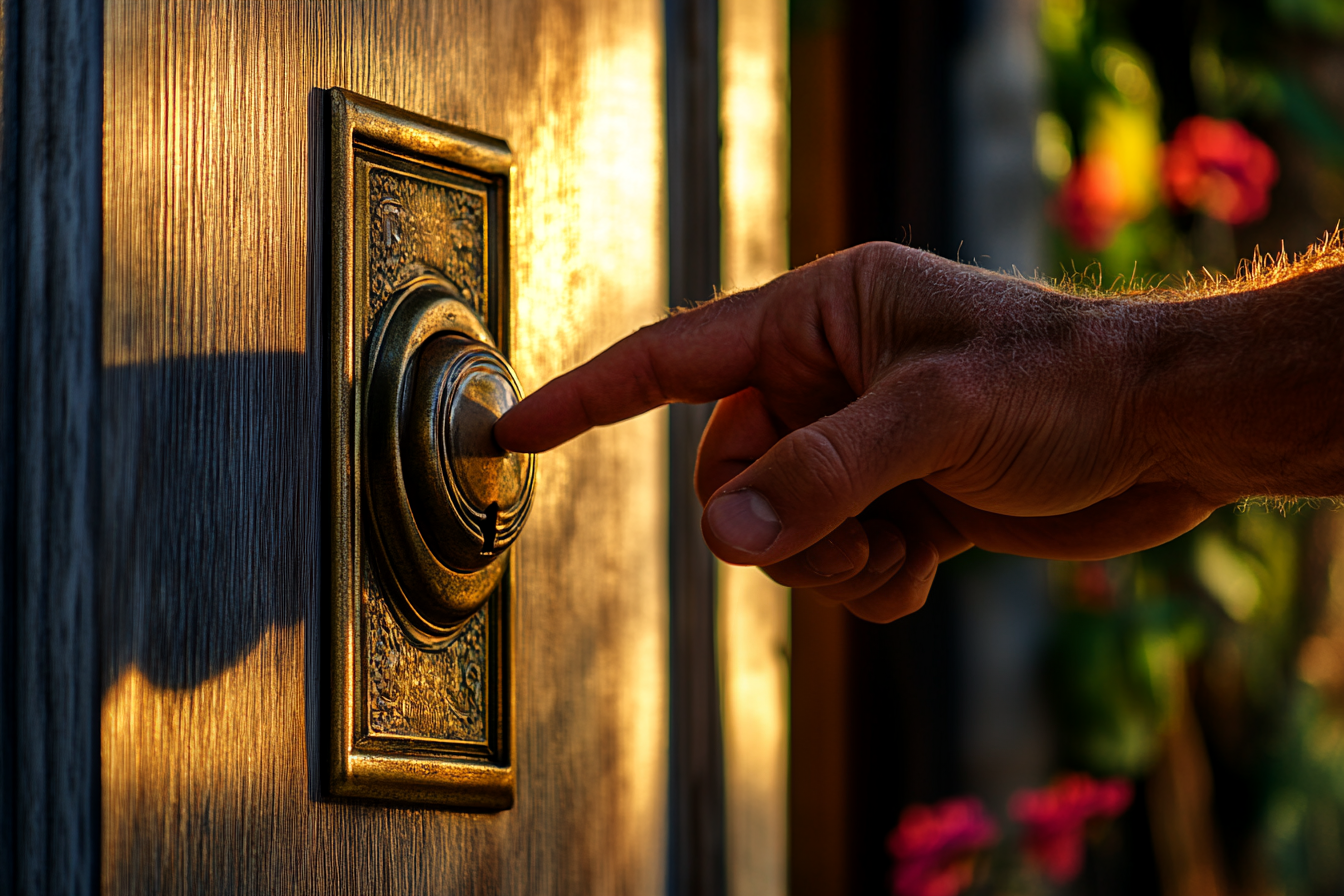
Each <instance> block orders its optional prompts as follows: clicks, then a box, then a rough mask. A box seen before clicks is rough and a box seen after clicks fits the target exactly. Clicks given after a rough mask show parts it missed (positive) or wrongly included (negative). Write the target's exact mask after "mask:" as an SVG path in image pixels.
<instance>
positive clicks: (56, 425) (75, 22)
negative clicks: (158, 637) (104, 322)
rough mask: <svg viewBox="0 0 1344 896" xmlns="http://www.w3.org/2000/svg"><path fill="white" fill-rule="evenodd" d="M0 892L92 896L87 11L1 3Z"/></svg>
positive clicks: (96, 98)
mask: <svg viewBox="0 0 1344 896" xmlns="http://www.w3.org/2000/svg"><path fill="white" fill-rule="evenodd" d="M0 26H2V27H0V31H2V32H3V53H2V55H3V59H4V67H3V85H2V89H0V95H2V96H3V100H2V101H0V102H2V103H3V106H2V109H3V113H2V116H0V122H2V123H0V129H2V131H3V133H2V134H0V137H2V138H3V139H2V142H0V147H2V148H0V191H2V192H0V218H2V220H0V363H3V365H4V367H3V370H2V371H0V383H3V389H0V434H2V435H0V438H2V439H3V441H0V457H2V458H3V460H0V500H2V501H3V503H2V505H0V508H2V509H0V577H2V581H3V596H2V597H0V600H3V602H4V607H3V621H4V627H3V630H4V634H3V638H4V640H3V642H0V644H2V646H0V662H2V663H3V667H0V674H3V675H4V676H5V680H6V686H5V687H4V688H3V690H2V691H0V693H2V694H3V696H2V697H0V699H3V700H4V706H3V709H2V710H0V725H2V726H3V729H4V730H3V732H0V890H3V891H5V892H14V893H24V894H28V893H52V894H57V893H59V894H67V893H69V894H77V893H78V894H83V893H92V892H94V890H95V889H96V888H97V881H98V871H97V846H96V843H97V840H96V836H95V834H96V821H95V818H96V813H95V808H96V805H97V784H98V740H97V731H98V729H97V704H98V700H97V695H98V660H97V652H96V651H97V647H96V645H97V641H96V638H95V631H96V628H95V622H96V613H97V605H96V600H95V598H96V588H97V578H98V576H97V569H96V563H95V558H96V556H97V551H96V542H97V531H98V526H97V520H98V505H97V501H96V497H95V496H96V489H95V488H94V485H95V482H96V478H97V464H98V457H99V454H98V444H99V439H98V421H99V400H100V398H99V396H100V392H99V381H100V335H99V320H100V317H99V311H100V292H101V291H100V277H101V270H102V242H101V231H102V222H101V215H102V212H101V180H102V178H101V164H102V6H101V4H99V3H98V2H96V0H50V2H18V0H5V2H4V6H3V12H2V13H0Z"/></svg>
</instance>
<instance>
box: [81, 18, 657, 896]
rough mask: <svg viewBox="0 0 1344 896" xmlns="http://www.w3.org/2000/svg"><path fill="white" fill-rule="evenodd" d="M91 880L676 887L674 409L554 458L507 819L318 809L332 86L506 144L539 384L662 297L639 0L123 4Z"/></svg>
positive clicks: (521, 629) (535, 553)
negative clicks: (513, 166)
mask: <svg viewBox="0 0 1344 896" xmlns="http://www.w3.org/2000/svg"><path fill="white" fill-rule="evenodd" d="M105 20H106V37H105V58H106V67H105V81H104V96H105V104H106V117H105V146H106V150H105V153H106V154H105V167H104V172H105V173H104V177H105V184H104V194H103V197H104V206H105V239H104V275H103V287H104V296H105V298H104V302H105V309H104V327H103V352H104V357H105V364H106V368H105V372H104V393H103V439H104V451H103V458H104V461H103V477H104V487H103V491H102V502H103V518H102V526H103V532H104V541H103V547H102V552H101V555H100V564H101V565H100V569H101V573H102V576H103V578H102V592H103V600H104V618H105V624H104V627H103V630H102V647H103V685H104V692H103V696H102V704H101V725H102V781H103V787H102V807H103V808H102V848H103V860H102V861H103V867H102V877H103V887H104V889H105V890H106V891H107V892H108V893H112V894H119V893H127V894H142V893H177V892H185V893H193V894H196V893H225V892H244V893H289V892H293V893H354V892H364V893H374V892H376V893H380V894H394V893H519V894H523V893H527V894H531V893H585V894H586V893H647V892H656V891H658V890H660V889H661V888H662V886H663V881H664V870H665V869H664V853H665V847H664V841H665V821H664V814H665V789H666V760H665V745H666V721H665V715H666V685H667V681H666V672H665V669H666V658H667V653H666V638H667V585H666V559H665V558H666V553H665V545H666V541H665V539H666V528H665V522H664V520H665V517H666V495H665V489H664V483H665V476H666V448H665V446H666V424H665V417H663V416H661V415H652V416H649V417H646V418H642V419H640V420H638V421H634V422H632V423H629V424H624V425H622V426H619V427H613V428H610V429H605V430H601V431H597V432H593V433H591V434H589V435H587V436H585V437H583V438H581V439H579V440H577V441H576V442H574V443H572V444H571V445H569V446H566V447H565V448H564V449H561V450H559V451H557V452H554V453H553V454H550V455H547V456H545V457H543V458H541V460H540V466H539V470H538V490H537V495H536V501H535V504H534V508H533V511H532V517H531V520H530V521H529V523H528V526H527V528H526V529H525V530H524V532H523V534H522V536H521V539H520V541H519V543H518V562H519V563H520V581H521V588H520V599H519V607H518V616H519V619H518V640H517V642H516V643H517V657H518V660H517V674H518V711H519V718H520V724H519V732H518V753H519V757H518V763H519V785H518V803H517V806H516V808H514V809H512V810H510V811H508V812H504V813H500V814H497V815H470V814H460V813H453V812H448V811H440V810H427V809H405V808H398V807H394V806H382V805H370V804H360V803H343V802H337V801H332V800H328V799H323V798H321V797H320V796H319V795H318V794H317V790H316V782H317V781H319V780H320V777H321V776H320V774H319V771H318V769H317V767H316V762H317V757H318V756H319V753H320V749H319V744H320V737H321V726H322V721H321V719H320V718H319V707H320V705H321V693H320V690H319V688H320V687H321V686H322V678H321V675H320V668H319V666H320V655H321V645H322V643H323V641H322V633H321V632H320V624H321V620H322V619H323V618H324V615H325V603H324V602H325V599H326V594H325V591H324V587H325V586H324V583H323V570H324V569H325V557H324V554H323V552H324V544H323V531H324V530H323V525H324V522H323V517H322V514H323V507H324V506H325V497H324V492H323V489H324V486H323V471H322V463H323V457H324V451H323V444H322V435H321V434H322V432H323V425H324V422H323V419H322V415H323V413H324V407H325V402H324V398H323V393H322V383H323V381H324V376H325V367H324V364H325V361H324V357H323V338H324V333H325V325H324V322H323V314H324V300H325V296H324V286H323V282H322V275H321V271H322V270H323V265H324V263H325V262H324V260H323V259H322V258H321V256H320V254H319V253H317V252H315V251H314V250H315V249H317V248H319V247H320V245H321V244H322V243H323V240H324V235H323V233H322V231H321V228H320V226H319V224H320V221H319V218H318V217H317V216H316V215H315V211H314V209H315V197H320V196H321V195H323V194H324V192H325V189H326V185H325V184H324V183H318V182H317V180H318V179H317V178H316V177H315V176H314V173H313V172H314V171H315V170H317V169H318V168H319V167H320V164H319V163H320V159H319V158H318V154H319V152H320V148H321V140H322V139H323V136H322V131H321V128H320V127H319V126H318V125H317V123H316V119H317V116H316V114H315V112H316V105H315V98H316V97H317V96H318V95H317V94H315V93H314V91H315V90H317V89H319V88H326V87H328V86H342V87H347V88H349V89H351V90H353V91H355V92H358V93H362V94H365V95H368V96H372V97H375V98H379V99H382V100H384V101H386V102H389V103H392V104H394V105H397V106H400V107H403V108H406V109H410V110H412V111H415V112H418V113H421V114H424V115H429V116H431V117H434V118H438V119H441V120H444V121H449V122H453V123H456V124H461V125H464V126H466V127H470V128H473V129H477V130H480V131H484V132H486V133H490V134H493V135H497V136H500V137H502V138H504V139H506V140H507V141H508V142H509V144H510V146H511V148H512V149H513V152H514V154H515V158H516V159H517V162H518V174H517V180H516V194H515V209H514V213H513V224H512V230H513V241H514V272H513V292H514V295H515V301H516V318H515V321H516V327H515V335H514V354H513V357H514V358H515V361H516V367H517V370H518V374H519V377H520V379H521V380H522V382H523V385H524V387H525V388H529V389H530V388H535V387H536V386H537V385H539V384H540V383H541V382H543V381H544V380H545V379H547V378H548V377H550V376H552V375H554V374H556V373H558V372H560V371H561V370H562V369H564V368H567V367H568V366H571V365H573V364H574V363H577V362H579V361H581V360H583V359H585V358H586V357H588V356H590V355H592V354H593V353H595V352H596V351H597V350H598V349H599V348H601V347H602V346H604V345H605V344H607V343H608V342H610V341H612V340H614V339H615V338H618V337H620V336H623V335H625V334H626V333H628V332H629V331H630V330H631V329H633V328H634V327H636V326H638V325H640V324H642V323H645V322H647V321H649V320H651V319H653V318H654V317H656V316H657V314H658V313H659V310H660V308H661V307H663V306H664V295H665V284H666V260H665V245H666V243H665V229H664V224H663V199H662V196H663V191H664V182H663V176H662V171H663V156H662V128H663V119H662V108H663V93H662V89H663V82H662V43H661V22H660V16H659V7H658V6H657V4H655V3H654V2H652V0H555V2H541V0H496V2H486V0H457V2H447V3H437V2H428V0H425V2H400V3H398V2H390V3H373V2H368V3H361V2H353V0H351V2H343V3H332V4H320V5H319V4H312V5H308V4H290V3H269V4H257V3H244V2H233V3H213V4H208V5H207V4H175V3H171V2H167V0H163V2H144V3H131V2H125V3H122V2H111V3H109V4H108V5H107V8H106V17H105Z"/></svg>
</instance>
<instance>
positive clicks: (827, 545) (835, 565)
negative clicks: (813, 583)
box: [804, 538, 854, 579]
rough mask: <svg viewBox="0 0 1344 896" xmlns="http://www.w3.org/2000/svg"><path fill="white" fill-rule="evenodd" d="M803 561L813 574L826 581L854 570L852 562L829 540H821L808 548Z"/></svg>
mask: <svg viewBox="0 0 1344 896" xmlns="http://www.w3.org/2000/svg"><path fill="white" fill-rule="evenodd" d="M804 559H805V560H806V561H807V565H808V566H809V567H811V568H812V571H813V572H814V573H816V574H817V575H819V576H822V577H823V578H827V579H829V578H830V577H831V576H838V575H840V573H842V572H849V571H850V570H851V569H853V568H854V561H853V560H851V559H849V557H848V556H847V555H846V554H845V552H844V550H843V549H842V548H841V547H840V546H839V545H837V544H836V543H835V542H834V541H832V540H831V539H829V538H825V539H822V540H821V541H819V542H817V543H816V544H814V545H812V547H810V548H808V549H807V554H806V556H805V557H804Z"/></svg>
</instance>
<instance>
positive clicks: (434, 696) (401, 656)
mask: <svg viewBox="0 0 1344 896" xmlns="http://www.w3.org/2000/svg"><path fill="white" fill-rule="evenodd" d="M359 164H361V165H367V166H368V169H367V173H368V190H369V204H368V209H369V216H370V221H369V224H370V226H369V246H368V251H369V255H368V259H369V292H368V296H367V301H368V309H369V311H368V313H367V314H366V315H365V328H366V331H367V330H368V329H369V328H371V327H372V326H373V325H374V321H376V320H377V318H378V314H379V312H380V311H381V310H382V309H383V307H384V306H385V305H386V304H387V300H388V298H389V297H390V296H391V295H392V293H393V292H394V291H395V290H396V289H397V287H399V286H401V285H402V284H403V283H405V282H407V281H408V280H411V279H412V278H414V277H416V276H418V275H420V274H422V273H425V272H426V271H433V272H435V273H439V274H442V275H443V276H445V277H447V278H448V280H449V282H451V283H452V284H453V285H454V286H456V287H457V288H458V289H459V290H461V292H462V297H463V298H464V299H466V300H467V301H468V302H469V303H470V304H471V307H472V308H473V310H475V311H476V313H477V314H479V315H481V317H482V318H484V319H486V321H487V324H488V321H489V318H488V313H487V312H488V309H487V308H486V307H485V303H486V302H487V301H488V293H487V292H486V274H485V245H486V231H485V227H486V220H485V215H486V206H485V197H484V196H483V195H481V194H480V193H475V192H471V191H469V190H465V189H462V188H459V187H456V186H451V185H449V184H446V183H435V182H432V181H428V180H424V179H421V178H419V177H412V176H409V175H406V174H403V173H401V172H397V171H388V170H386V169H382V168H377V167H373V166H372V165H370V164H369V163H368V162H367V161H363V160H361V162H360V163H359ZM367 335H368V333H367V332H366V333H365V336H366V337H367ZM366 537H367V535H366ZM361 554H362V555H363V557H364V560H363V564H364V573H363V577H362V578H363V583H364V600H363V612H364V619H365V626H364V630H365V632H366V635H365V638H364V645H363V647H364V652H365V656H366V657H367V662H368V669H369V680H368V712H369V715H368V726H369V733H370V734H374V735H377V734H398V735H409V736H414V737H426V738H436V739H443V740H448V741H469V742H473V743H481V744H483V743H485V741H486V707H487V706H488V705H489V704H488V702H487V701H488V698H489V696H490V695H488V694H487V693H486V688H487V687H488V686H489V683H490V681H492V680H493V676H492V675H490V673H489V662H490V656H489V651H488V648H487V639H486V637H485V634H486V629H485V625H486V615H487V613H488V611H489V608H490V606H491V605H493V604H494V603H495V601H496V600H497V595H498V592H496V595H495V596H492V597H491V598H490V600H489V602H487V604H486V606H485V607H483V608H482V609H481V611H480V612H479V613H477V614H476V616H475V617H474V618H473V619H472V620H471V621H470V622H469V623H468V624H467V626H466V628H465V629H464V630H463V631H462V633H461V634H460V635H458V637H457V638H455V639H454V640H453V641H452V642H451V643H449V644H448V645H447V646H446V647H444V648H443V649H441V650H436V651H427V650H421V649H420V648H419V647H417V646H416V645H415V644H413V643H411V641H410V639H409V638H408V637H407V636H406V633H405V632H404V631H403V630H402V628H401V625H400V623H398V622H397V620H396V618H395V616H394V615H393V613H392V610H391V608H390V607H389V606H388V604H387V598H386V596H384V594H383V593H382V590H381V588H380V587H379V584H378V572H377V570H376V569H375V568H374V567H373V565H372V562H371V560H370V559H369V557H370V549H369V547H368V546H367V545H366V546H365V548H364V550H363V551H362V552H361Z"/></svg>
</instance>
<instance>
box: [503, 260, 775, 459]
mask: <svg viewBox="0 0 1344 896" xmlns="http://www.w3.org/2000/svg"><path fill="white" fill-rule="evenodd" d="M778 282H779V281H776V283H778ZM772 286H774V284H769V285H767V286H765V287H762V288H760V289H756V290H752V291H750V292H744V293H738V294H737V295H733V296H727V297H725V298H722V299H719V300H718V301H715V302H711V303H709V304H707V305H702V306H700V307H699V308H696V309H694V310H691V311H685V312H682V313H680V314H676V315H673V316H672V317H669V318H667V319H666V320H662V321H659V322H658V323H656V324H651V325H649V326H647V327H644V328H643V329H641V330H639V331H638V332H636V333H633V334H631V335H630V336H627V337H626V338H625V339H622V340H621V341H620V342H618V343H616V344H615V345H613V346H611V347H610V348H608V349H607V350H606V351H604V352H602V354H600V355H598V356H597V357H596V358H594V359H592V360H591V361H589V362H588V363H586V364H584V365H583V366H581V367H578V368H575V369H574V370H571V371H570V372H569V373H566V374H564V375H563V376H560V377H557V378H556V379H554V380H551V381H550V382H549V383H547V384H546V385H544V386H542V387H541V388H540V389H538V390H537V391H536V392H533V393H532V394H531V395H529V396H527V397H526V398H524V399H523V400H522V401H520V402H519V403H518V404H516V405H514V407H513V408H512V409H510V410H509V411H508V413H506V414H505V415H504V416H503V417H501V418H500V420H499V422H498V423H496V424H495V440H496V441H497V442H498V443H499V445H500V447H502V448H505V449H507V450H510V451H521V452H537V451H546V450H548V449H550V448H554V447H555V446H556V445H559V444H561V443H563V442H567V441H569V440H570V439H572V438H574V437H575V436H577V435H580V434H582V433H584V432H587V431H588V430H589V429H592V428H593V427H594V426H602V425H604V424H608V423H616V422H618V421H620V420H625V419H628V418H630V417H634V416H636V415H638V414H642V413H644V412H645V411H650V410H653V409H654V408H657V407H661V406H662V405H665V404H668V403H671V402H705V401H713V400H715V399H718V398H723V397H724V396H726V395H732V394H733V393H735V392H740V391H741V390H742V389H744V388H746V386H747V385H748V384H749V380H750V378H751V374H752V371H753V370H754V369H755V367H756V360H757V349H758V344H759V343H758V335H759V333H760V329H761V327H760V320H761V316H762V314H763V313H764V307H765V301H764V300H765V299H766V298H768V296H767V292H768V291H771V287H772Z"/></svg>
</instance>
